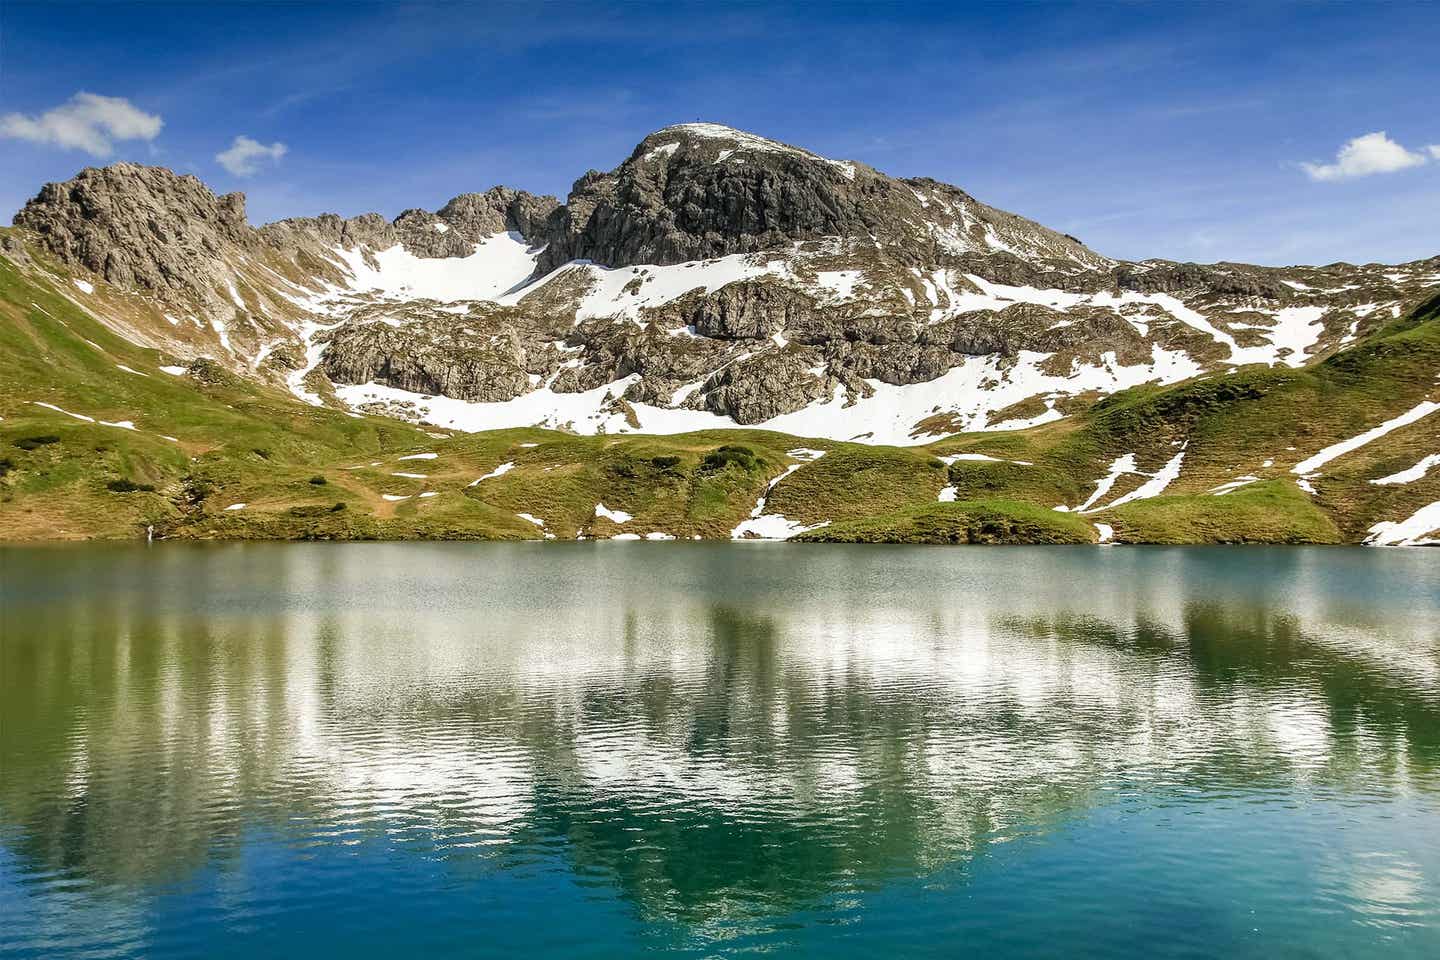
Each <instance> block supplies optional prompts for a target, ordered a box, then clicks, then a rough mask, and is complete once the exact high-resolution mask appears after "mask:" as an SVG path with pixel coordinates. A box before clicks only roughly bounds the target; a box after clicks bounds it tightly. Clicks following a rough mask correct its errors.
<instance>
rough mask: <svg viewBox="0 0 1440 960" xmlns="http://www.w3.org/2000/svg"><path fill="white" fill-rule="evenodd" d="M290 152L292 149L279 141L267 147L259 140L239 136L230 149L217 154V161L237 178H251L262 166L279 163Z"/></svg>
mask: <svg viewBox="0 0 1440 960" xmlns="http://www.w3.org/2000/svg"><path fill="white" fill-rule="evenodd" d="M289 152H290V148H289V147H287V146H285V144H283V143H280V142H279V141H278V140H277V141H276V142H275V143H272V144H270V145H269V146H266V145H265V144H263V143H261V142H260V141H258V140H252V139H250V138H249V137H246V136H239V137H236V138H235V140H234V142H233V143H231V144H230V149H228V150H222V151H221V152H220V153H217V154H215V159H216V161H218V162H219V164H220V166H222V167H224V168H225V169H226V170H229V171H230V172H231V173H233V174H234V175H235V176H237V177H250V176H254V175H255V174H256V173H258V172H259V171H260V166H261V165H262V164H265V163H279V162H280V158H281V157H283V156H285V154H287V153H289Z"/></svg>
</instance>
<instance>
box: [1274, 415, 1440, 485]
mask: <svg viewBox="0 0 1440 960" xmlns="http://www.w3.org/2000/svg"><path fill="white" fill-rule="evenodd" d="M1436 410H1440V403H1436V402H1435V401H1433V400H1425V401H1422V402H1420V403H1418V404H1416V405H1415V406H1413V407H1411V408H1410V409H1409V410H1406V411H1405V412H1404V413H1402V414H1400V415H1399V416H1398V417H1393V418H1391V419H1389V420H1386V421H1385V422H1384V423H1382V424H1380V425H1379V426H1378V427H1373V428H1371V429H1369V430H1366V431H1365V432H1364V433H1362V434H1360V435H1358V436H1355V437H1351V438H1350V439H1349V440H1342V441H1340V442H1339V443H1332V444H1331V445H1330V446H1328V447H1326V448H1325V449H1324V450H1321V451H1320V452H1319V453H1317V454H1315V455H1314V456H1313V457H1310V458H1309V459H1307V460H1302V461H1300V462H1299V463H1297V464H1295V466H1293V467H1291V468H1290V472H1291V473H1295V474H1300V475H1305V474H1311V473H1314V472H1315V471H1316V470H1318V469H1320V468H1321V467H1323V466H1325V464H1327V463H1329V462H1330V461H1331V460H1334V459H1335V458H1336V457H1341V456H1344V455H1345V454H1347V453H1350V452H1352V451H1354V450H1358V449H1360V448H1361V447H1363V446H1365V445H1366V444H1367V443H1370V442H1372V441H1374V440H1379V439H1380V438H1381V437H1383V436H1385V435H1386V434H1387V433H1390V432H1391V431H1393V430H1398V429H1400V428H1401V427H1404V426H1408V425H1409V424H1412V423H1414V422H1415V421H1417V420H1420V419H1421V418H1423V417H1427V416H1429V415H1430V414H1432V413H1434V412H1435V411H1436Z"/></svg>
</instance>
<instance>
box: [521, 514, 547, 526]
mask: <svg viewBox="0 0 1440 960" xmlns="http://www.w3.org/2000/svg"><path fill="white" fill-rule="evenodd" d="M515 516H517V517H519V518H520V519H521V520H528V521H529V522H530V523H533V524H535V526H537V527H543V526H545V521H544V520H541V519H540V518H539V517H537V516H535V515H534V514H533V513H517V514H515Z"/></svg>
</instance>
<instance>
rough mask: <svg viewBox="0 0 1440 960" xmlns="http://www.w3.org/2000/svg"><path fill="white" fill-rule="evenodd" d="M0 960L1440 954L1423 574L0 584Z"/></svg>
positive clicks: (721, 564) (1432, 561) (546, 553)
mask: <svg viewBox="0 0 1440 960" xmlns="http://www.w3.org/2000/svg"><path fill="white" fill-rule="evenodd" d="M0 604H3V608H0V610H3V614H0V615H3V621H0V627H3V635H0V957H5V958H11V957H17V958H18V957H26V958H28V957H82V956H83V957H100V956H104V957H147V958H148V957H207V958H213V957H227V956H236V957H242V956H244V957H250V956H258V955H267V956H311V957H317V956H318V957H328V956H343V957H394V956H409V955H427V956H467V957H468V956H482V957H483V956H511V955H514V954H516V953H521V952H524V953H526V954H529V955H531V956H534V957H550V956H556V957H561V956H563V957H630V956H635V955H637V954H645V953H650V954H655V955H664V956H687V957H689V956H693V957H703V956H733V955H742V954H749V953H778V954H781V955H785V956H825V957H837V956H838V957H847V956H866V957H870V956H900V955H905V956H920V957H925V956H945V957H952V956H961V955H975V956H984V957H1034V956H1055V957H1062V956H1074V955H1076V954H1077V953H1083V954H1089V955H1106V956H1121V957H1127V956H1133V957H1142V956H1143V957H1188V956H1195V957H1209V956H1227V957H1235V956H1238V957H1273V956H1293V957H1366V956H1385V957H1426V958H1430V957H1435V956H1437V955H1440V551H1429V552H1427V551H1425V550H1397V551H1376V550H1360V549H1278V548H1277V549H1268V548H1265V549H1260V548H1254V549H1234V548H1231V549H1226V548H1213V549H1212V548H1186V549H1165V548H1041V547H1036V548H973V549H972V548H924V547H893V548H892V547H840V546H801V545H783V544H733V545H732V544H686V543H663V544H649V543H638V544H636V543H593V544H576V545H534V544H523V545H504V544H482V545H475V544H354V545H334V544H316V545H263V544H225V545H198V546H182V545H168V544H166V545H160V544H157V545H155V546H154V547H150V548H147V547H143V546H130V545H125V546H96V545H87V546H82V547H38V548H30V547H26V548H5V547H0Z"/></svg>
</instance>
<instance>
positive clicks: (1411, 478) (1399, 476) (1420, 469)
mask: <svg viewBox="0 0 1440 960" xmlns="http://www.w3.org/2000/svg"><path fill="white" fill-rule="evenodd" d="M1436 467H1440V453H1432V454H1430V455H1429V456H1428V457H1425V458H1423V459H1422V460H1420V462H1419V463H1417V464H1415V465H1414V466H1412V467H1406V468H1405V469H1404V470H1401V471H1400V472H1399V473H1392V474H1390V476H1388V477H1381V478H1380V479H1379V480H1371V481H1370V482H1371V483H1374V484H1378V485H1381V486H1387V485H1390V484H1395V483H1414V482H1415V481H1416V480H1423V479H1424V478H1425V475H1426V474H1427V473H1429V472H1430V471H1431V470H1433V469H1435V468H1436Z"/></svg>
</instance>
